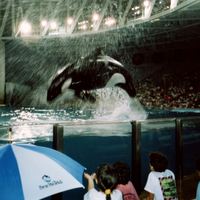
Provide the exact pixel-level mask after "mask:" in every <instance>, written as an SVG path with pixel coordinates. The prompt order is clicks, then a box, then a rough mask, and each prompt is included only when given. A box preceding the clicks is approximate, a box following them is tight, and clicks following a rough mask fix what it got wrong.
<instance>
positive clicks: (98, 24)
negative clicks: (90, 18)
mask: <svg viewBox="0 0 200 200" xmlns="http://www.w3.org/2000/svg"><path fill="white" fill-rule="evenodd" d="M109 3H110V0H107V1H106V3H105V4H104V7H103V10H102V12H101V15H100V19H99V20H98V21H97V22H96V23H95V24H94V27H93V30H94V31H98V30H99V27H100V25H101V23H102V21H103V18H104V16H105V13H106V10H107V8H108V5H109Z"/></svg>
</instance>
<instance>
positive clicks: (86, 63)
mask: <svg viewBox="0 0 200 200" xmlns="http://www.w3.org/2000/svg"><path fill="white" fill-rule="evenodd" d="M105 87H120V88H122V89H123V90H125V91H126V92H127V93H128V95H129V96H130V97H134V96H135V95H136V91H135V87H134V84H133V79H132V77H131V75H130V73H129V72H128V70H127V69H126V68H125V67H124V66H123V65H122V64H121V63H120V62H118V61H117V60H115V59H113V58H111V57H109V56H103V55H99V56H96V57H92V58H90V57H86V58H85V59H82V60H81V61H80V62H79V63H76V64H70V65H67V66H65V67H64V68H63V69H62V70H61V71H60V72H57V74H56V75H55V77H54V78H53V80H52V82H51V84H50V86H49V88H48V91H47V101H48V102H51V101H53V100H55V99H56V98H57V97H58V96H59V95H62V94H63V93H64V92H67V89H71V90H73V91H74V94H75V96H77V97H79V98H81V99H84V100H89V101H91V102H95V100H96V99H95V97H94V96H92V95H91V94H90V91H91V90H95V89H100V88H105Z"/></svg>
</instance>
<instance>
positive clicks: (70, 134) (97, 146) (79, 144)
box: [0, 107, 200, 200]
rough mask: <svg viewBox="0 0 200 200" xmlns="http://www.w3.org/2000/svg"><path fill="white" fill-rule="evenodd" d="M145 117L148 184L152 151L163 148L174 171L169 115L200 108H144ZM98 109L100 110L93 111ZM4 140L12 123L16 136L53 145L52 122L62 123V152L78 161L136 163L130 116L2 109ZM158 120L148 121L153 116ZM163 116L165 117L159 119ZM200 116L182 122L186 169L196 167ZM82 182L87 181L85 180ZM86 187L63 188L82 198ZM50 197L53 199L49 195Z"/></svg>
mask: <svg viewBox="0 0 200 200" xmlns="http://www.w3.org/2000/svg"><path fill="white" fill-rule="evenodd" d="M146 112H147V116H148V117H147V120H142V126H141V185H142V186H141V187H143V186H144V183H145V180H146V177H147V174H148V172H149V168H148V154H149V152H150V151H162V152H163V153H165V154H166V155H167V156H168V158H169V164H170V168H171V169H172V170H174V171H175V157H174V156H175V134H174V133H175V125H174V121H173V120H169V118H170V119H171V118H175V117H183V118H185V117H186V118H187V117H194V118H197V119H198V117H199V116H200V111H199V110H183V109H180V110H155V109H154V110H146ZM95 114H96V113H95ZM0 115H1V120H0V125H1V126H0V142H1V144H4V143H7V142H8V140H7V139H8V128H9V127H11V128H12V131H13V133H12V139H13V140H14V141H17V142H18V141H20V142H21V141H22V142H32V143H35V144H37V145H42V146H47V147H52V134H53V125H54V124H55V123H60V124H62V125H63V127H64V153H66V154H67V155H69V156H71V157H72V158H73V159H75V160H77V161H78V162H80V163H81V164H82V165H84V166H85V167H86V168H87V171H88V172H89V173H92V172H93V171H94V170H95V168H96V167H97V165H98V164H100V163H104V162H106V163H113V162H115V161H118V160H121V161H124V162H127V163H128V164H129V165H130V166H131V165H132V159H133V157H132V125H131V123H130V122H131V120H130V119H126V118H125V119H123V120H122V119H121V118H114V119H110V120H106V118H102V117H100V118H99V116H97V115H95V116H96V117H94V110H92V109H91V110H75V109H72V108H70V109H57V110H56V109H54V110H52V109H36V108H19V109H16V108H10V107H1V108H0ZM155 118H156V119H158V120H157V121H156V120H155V121H149V119H155ZM160 119H166V120H162V121H159V120H160ZM199 122H200V120H199V119H198V120H197V121H191V120H190V121H189V122H188V121H187V120H186V122H184V126H183V130H184V131H183V141H184V152H183V157H184V160H186V161H187V162H185V163H184V173H185V174H187V173H190V172H191V171H192V170H194V168H195V166H194V158H196V157H198V156H200V153H199V152H200V151H199V145H200V125H199V124H200V123H199ZM84 184H86V183H85V182H84ZM85 192H86V190H85V189H76V190H73V191H67V192H65V193H63V195H64V199H68V200H79V199H82V196H83V194H84V193H85ZM47 199H49V198H47Z"/></svg>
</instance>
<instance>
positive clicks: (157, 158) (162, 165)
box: [149, 152, 168, 172]
mask: <svg viewBox="0 0 200 200" xmlns="http://www.w3.org/2000/svg"><path fill="white" fill-rule="evenodd" d="M149 159H150V164H151V165H152V166H153V168H154V170H155V171H157V172H164V171H165V170H166V169H167V166H168V160H167V158H166V157H165V155H163V154H162V153H159V152H152V153H150V155H149Z"/></svg>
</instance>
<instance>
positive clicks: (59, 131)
mask: <svg viewBox="0 0 200 200" xmlns="http://www.w3.org/2000/svg"><path fill="white" fill-rule="evenodd" d="M63 140H64V138H63V126H60V125H58V124H54V126H53V149H55V150H57V151H60V152H63V151H64V141H63ZM51 199H52V200H62V199H63V193H58V194H55V195H52V196H51Z"/></svg>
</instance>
